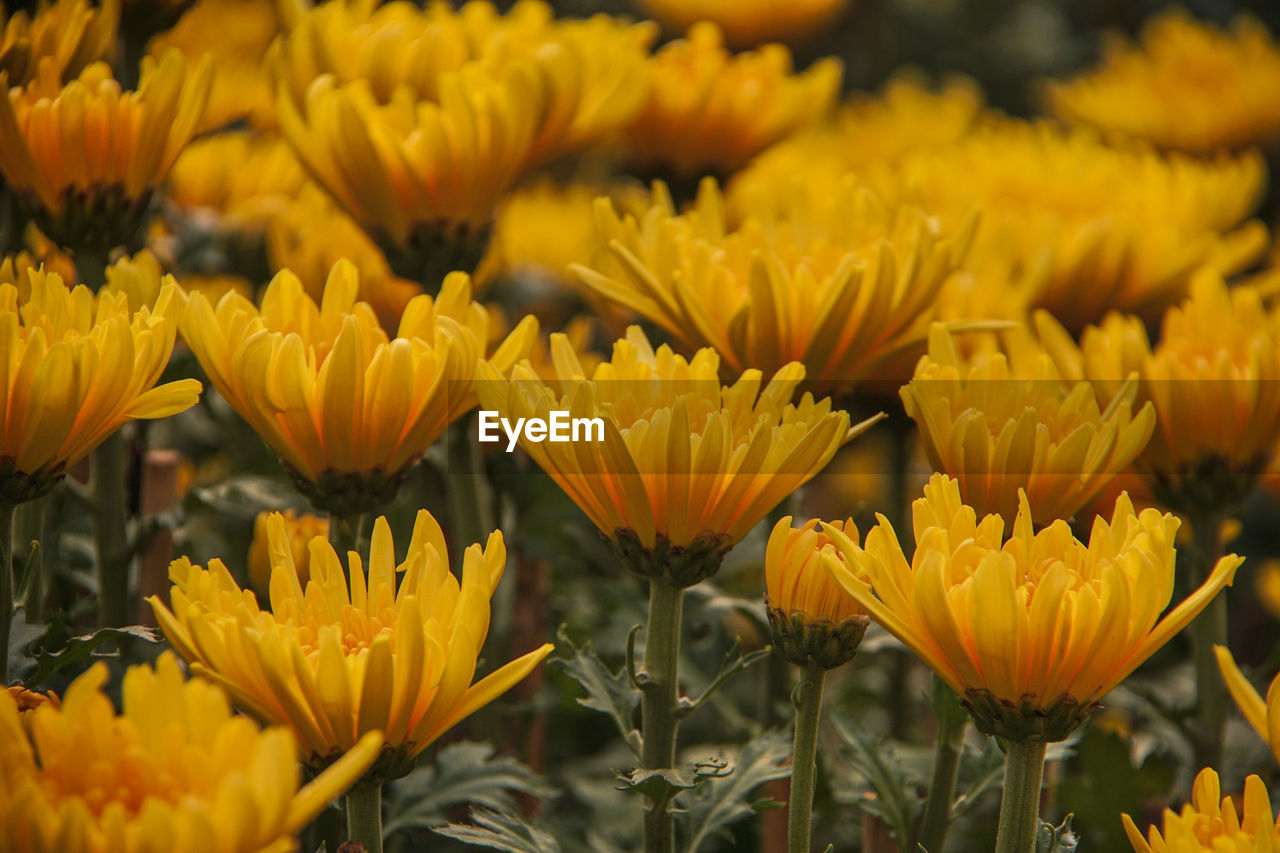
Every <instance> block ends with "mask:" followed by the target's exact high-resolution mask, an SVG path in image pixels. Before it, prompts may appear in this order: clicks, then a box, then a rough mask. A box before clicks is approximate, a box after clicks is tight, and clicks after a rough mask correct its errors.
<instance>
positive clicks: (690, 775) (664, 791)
mask: <svg viewBox="0 0 1280 853" xmlns="http://www.w3.org/2000/svg"><path fill="white" fill-rule="evenodd" d="M730 772H732V771H730V770H729V769H728V762H727V761H725V760H724V759H722V758H708V759H706V760H705V761H691V762H689V763H688V764H682V765H680V766H679V767H658V768H636V769H635V770H619V771H618V772H617V773H616V774H615V776H616V777H617V779H618V783H619V784H618V790H620V791H636V792H638V793H641V794H644V795H645V796H646V797H648V798H649V799H651V800H653V801H654V802H667V801H669V800H670V799H671V798H672V797H674V796H675V795H676V794H678V793H680V792H681V791H687V790H689V789H690V788H694V787H696V786H697V785H698V783H700V782H702V781H703V780H704V779H716V778H719V777H721V776H725V775H728V774H729V773H730Z"/></svg>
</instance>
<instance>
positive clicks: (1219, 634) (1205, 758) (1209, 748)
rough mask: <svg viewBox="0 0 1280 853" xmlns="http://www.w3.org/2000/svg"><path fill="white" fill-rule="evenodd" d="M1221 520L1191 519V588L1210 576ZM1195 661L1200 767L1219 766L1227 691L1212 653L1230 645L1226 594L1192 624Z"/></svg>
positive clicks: (1196, 740) (1210, 516) (1219, 549)
mask: <svg viewBox="0 0 1280 853" xmlns="http://www.w3.org/2000/svg"><path fill="white" fill-rule="evenodd" d="M1221 531H1222V519H1221V518H1219V517H1217V516H1216V515H1213V514H1209V513H1206V514H1204V515H1202V516H1197V517H1194V518H1192V519H1191V536H1192V551H1193V553H1192V554H1191V557H1192V559H1191V560H1190V561H1189V562H1190V564H1191V566H1190V568H1191V571H1190V576H1191V588H1192V589H1193V590H1194V589H1196V588H1198V587H1199V586H1200V585H1201V584H1203V583H1204V582H1205V581H1206V580H1208V579H1209V574H1210V573H1211V572H1212V571H1213V566H1214V563H1216V562H1217V560H1218V557H1219V556H1221V554H1222V535H1221ZM1190 630H1191V650H1192V660H1193V661H1194V663H1195V673H1196V719H1195V729H1194V731H1193V736H1192V741H1193V745H1194V747H1195V753H1196V766H1197V767H1219V766H1221V760H1222V741H1223V735H1224V732H1225V729H1226V724H1227V701H1226V691H1225V690H1223V688H1222V676H1221V674H1220V673H1219V671H1218V661H1217V658H1216V657H1215V656H1214V654H1213V647H1214V646H1215V645H1221V646H1225V645H1226V644H1227V597H1226V595H1225V594H1223V593H1219V594H1218V595H1216V596H1214V597H1213V600H1212V601H1210V602H1209V604H1208V606H1206V607H1205V609H1204V610H1203V611H1201V613H1200V615H1199V616H1197V617H1196V619H1195V621H1193V622H1192V623H1191V627H1190Z"/></svg>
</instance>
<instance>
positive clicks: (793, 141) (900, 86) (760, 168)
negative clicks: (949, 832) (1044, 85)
mask: <svg viewBox="0 0 1280 853" xmlns="http://www.w3.org/2000/svg"><path fill="white" fill-rule="evenodd" d="M982 103H983V101H982V92H981V91H980V90H979V89H978V86H977V84H976V83H974V82H973V81H972V80H969V79H968V78H966V77H952V78H948V79H947V80H946V81H944V82H943V83H942V85H941V86H940V87H938V88H937V89H936V90H935V89H934V88H932V87H931V86H930V85H929V83H928V80H927V79H921V78H920V77H919V76H918V75H915V74H901V75H899V76H897V77H895V78H893V79H892V80H890V81H889V82H888V83H886V84H885V86H884V89H883V90H882V91H881V92H879V93H878V94H875V95H871V94H854V95H853V96H851V97H850V98H849V100H848V101H847V102H846V103H845V104H844V105H843V106H841V107H840V109H838V110H837V111H836V114H835V116H834V117H833V119H832V121H830V122H827V123H825V124H822V125H819V126H817V127H814V128H812V129H809V130H805V131H802V132H800V133H797V134H795V135H794V136H791V137H788V138H787V139H784V140H782V141H781V142H779V143H778V144H777V145H774V146H772V147H770V148H768V149H767V150H765V151H764V152H762V153H761V154H760V156H758V157H756V158H755V159H753V160H752V161H751V163H750V164H748V165H747V166H746V167H745V168H744V169H743V170H742V171H740V172H738V174H736V175H734V178H733V182H732V183H731V184H730V185H729V188H728V192H727V196H728V198H729V205H730V209H731V210H735V211H736V210H740V209H743V208H744V207H749V206H750V199H751V198H752V197H753V196H755V195H757V194H759V193H761V192H763V193H764V194H766V195H774V196H776V195H778V188H780V187H786V186H788V185H789V184H791V183H792V182H793V181H795V180H796V179H797V176H804V177H805V179H806V180H805V182H806V183H807V184H810V185H812V186H813V187H814V190H815V192H820V191H821V190H820V188H822V187H824V185H825V187H830V186H831V185H832V184H833V183H834V182H836V181H839V180H840V179H841V178H842V177H843V176H844V175H845V174H846V173H848V172H863V171H865V170H867V169H868V168H870V167H872V166H875V165H877V164H885V163H895V162H897V161H898V160H900V159H901V158H902V157H903V156H904V155H906V154H909V153H911V152H912V151H917V150H920V149H929V148H938V147H941V146H944V145H949V144H952V143H954V142H956V141H958V140H960V139H962V138H963V137H964V136H965V135H966V134H968V133H969V132H970V131H971V130H972V129H973V127H974V125H975V123H976V122H977V121H978V118H979V116H980V115H981V114H982Z"/></svg>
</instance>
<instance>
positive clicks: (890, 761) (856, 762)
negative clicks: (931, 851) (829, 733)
mask: <svg viewBox="0 0 1280 853" xmlns="http://www.w3.org/2000/svg"><path fill="white" fill-rule="evenodd" d="M831 722H832V723H833V724H834V725H835V729H836V732H837V733H838V734H839V735H840V739H841V741H843V745H842V746H841V749H840V752H841V754H842V755H843V756H844V757H845V758H846V759H847V760H848V762H849V763H850V764H851V765H853V767H854V769H855V770H857V771H858V772H859V773H861V774H862V775H863V776H864V777H865V778H866V780H867V782H868V783H869V784H870V785H871V789H872V790H873V791H875V794H876V796H875V798H874V799H867V800H864V801H863V802H862V803H861V805H860V808H861V809H862V810H863V811H864V812H866V813H867V814H870V815H872V816H874V817H878V818H879V819H880V820H882V821H883V822H884V825H885V827H886V828H887V829H888V830H889V835H890V836H891V837H892V838H893V840H894V841H895V842H897V844H898V848H899V849H902V850H905V849H908V848H909V847H910V846H911V834H912V831H913V828H914V827H915V825H916V819H917V818H918V817H919V814H920V798H919V797H918V796H916V794H915V790H914V787H913V786H912V785H911V784H910V781H909V780H908V779H907V776H906V774H905V773H904V772H903V771H902V767H901V766H900V765H899V764H898V763H897V761H895V760H894V758H893V756H892V755H891V754H890V753H889V751H888V750H887V749H885V748H884V745H883V744H882V743H881V742H880V741H878V740H877V739H876V738H875V737H874V736H872V735H871V734H870V733H868V732H867V731H866V730H865V729H863V728H862V727H861V726H858V725H856V724H854V723H852V722H850V721H846V720H844V719H841V717H840V716H839V715H837V714H832V715H831Z"/></svg>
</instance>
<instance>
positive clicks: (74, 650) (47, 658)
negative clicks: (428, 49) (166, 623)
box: [22, 625, 160, 688]
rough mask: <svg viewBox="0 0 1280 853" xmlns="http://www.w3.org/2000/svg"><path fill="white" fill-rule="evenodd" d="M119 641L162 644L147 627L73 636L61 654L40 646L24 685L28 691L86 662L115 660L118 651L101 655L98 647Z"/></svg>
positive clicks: (101, 629)
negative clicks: (64, 670)
mask: <svg viewBox="0 0 1280 853" xmlns="http://www.w3.org/2000/svg"><path fill="white" fill-rule="evenodd" d="M117 639H118V640H127V639H132V640H140V641H142V642H144V643H158V642H160V638H159V637H157V636H156V632H155V629H153V628H148V627H147V626H146V625H128V626H126V627H124V628H100V629H98V630H97V631H94V632H93V633H92V634H81V635H80V636H78V637H69V638H68V639H67V643H66V646H65V647H64V648H62V649H59V650H57V651H53V652H50V651H48V650H46V649H44V648H42V647H37V648H36V649H35V652H34V657H35V659H36V668H35V671H34V672H32V673H31V674H30V675H28V676H27V677H26V678H24V679H23V680H22V683H23V685H25V686H26V687H28V688H35V687H38V686H39V685H40V684H41V683H43V682H44V680H45V679H47V678H48V677H49V676H51V675H53V674H54V673H55V672H57V671H59V670H61V669H63V668H65V667H68V666H71V665H73V664H77V663H82V662H84V661H86V660H88V659H89V658H91V657H115V656H117V655H118V654H119V652H118V651H115V650H112V651H108V652H99V651H98V648H99V647H100V646H101V645H102V644H103V643H105V642H106V641H107V640H117Z"/></svg>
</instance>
